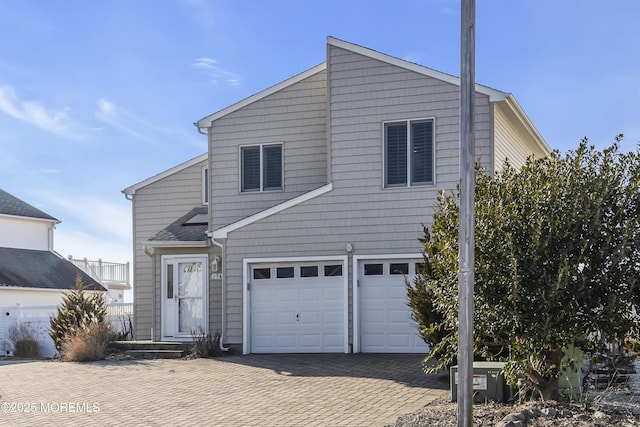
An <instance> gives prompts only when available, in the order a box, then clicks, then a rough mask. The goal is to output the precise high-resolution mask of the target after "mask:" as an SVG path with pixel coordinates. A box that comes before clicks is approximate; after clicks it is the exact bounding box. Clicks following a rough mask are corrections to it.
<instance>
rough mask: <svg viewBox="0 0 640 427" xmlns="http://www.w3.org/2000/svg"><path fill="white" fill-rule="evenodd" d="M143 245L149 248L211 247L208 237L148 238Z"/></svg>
mask: <svg viewBox="0 0 640 427" xmlns="http://www.w3.org/2000/svg"><path fill="white" fill-rule="evenodd" d="M142 245H143V246H146V247H148V248H206V247H209V241H208V239H207V240H191V241H179V240H147V241H145V242H143V243H142Z"/></svg>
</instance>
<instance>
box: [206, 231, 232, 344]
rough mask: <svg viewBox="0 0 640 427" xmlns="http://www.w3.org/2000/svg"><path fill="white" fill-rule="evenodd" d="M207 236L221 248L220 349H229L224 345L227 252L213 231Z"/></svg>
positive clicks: (208, 232)
mask: <svg viewBox="0 0 640 427" xmlns="http://www.w3.org/2000/svg"><path fill="white" fill-rule="evenodd" d="M207 236H209V237H210V238H211V243H213V244H214V245H216V246H217V247H219V248H220V254H221V255H222V261H221V262H220V274H222V281H221V283H222V285H221V289H220V292H222V298H220V303H221V305H222V309H221V313H220V314H221V317H222V328H221V329H222V330H221V331H220V350H222V351H229V350H230V349H229V347H225V346H224V337H225V325H226V324H227V298H226V295H225V294H226V290H227V285H226V282H227V274H226V270H227V267H226V259H227V258H226V254H225V253H224V245H223V244H222V243H220V242H216V240H215V239H214V238H213V233H212V232H211V231H207Z"/></svg>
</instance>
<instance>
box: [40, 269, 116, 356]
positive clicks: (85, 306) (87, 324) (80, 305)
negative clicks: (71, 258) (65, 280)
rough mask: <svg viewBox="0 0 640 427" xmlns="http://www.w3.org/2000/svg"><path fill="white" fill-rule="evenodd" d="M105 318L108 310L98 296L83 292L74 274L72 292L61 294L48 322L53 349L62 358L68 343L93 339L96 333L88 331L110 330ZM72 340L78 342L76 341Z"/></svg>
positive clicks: (79, 278) (81, 284) (83, 289)
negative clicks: (60, 300) (54, 314)
mask: <svg viewBox="0 0 640 427" xmlns="http://www.w3.org/2000/svg"><path fill="white" fill-rule="evenodd" d="M106 315H107V307H106V305H105V302H104V298H103V296H102V295H101V293H93V294H90V295H88V294H87V293H86V292H85V284H84V281H83V280H82V276H80V274H78V275H76V279H75V284H74V289H73V290H71V291H70V292H69V293H67V294H65V295H64V297H63V298H62V304H61V306H60V307H59V308H58V312H57V315H56V316H55V317H51V318H50V319H49V323H50V326H51V331H50V332H49V335H50V336H51V338H52V339H53V343H54V345H55V348H56V350H58V352H59V353H60V355H61V356H63V357H64V355H65V351H66V348H67V344H68V343H69V342H70V341H71V340H72V339H74V337H82V336H91V337H92V339H93V338H94V336H95V334H92V333H90V331H92V330H95V329H96V328H98V329H100V330H104V328H107V329H110V328H109V325H108V324H107V322H106ZM105 339H108V337H105ZM75 341H76V342H77V339H75Z"/></svg>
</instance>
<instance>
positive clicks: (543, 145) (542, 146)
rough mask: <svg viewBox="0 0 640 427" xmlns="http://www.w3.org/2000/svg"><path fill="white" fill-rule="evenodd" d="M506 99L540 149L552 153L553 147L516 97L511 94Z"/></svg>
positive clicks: (546, 153)
mask: <svg viewBox="0 0 640 427" xmlns="http://www.w3.org/2000/svg"><path fill="white" fill-rule="evenodd" d="M504 101H505V103H506V105H507V106H508V107H509V108H510V109H511V111H512V112H513V114H515V116H516V117H517V118H518V120H520V123H522V125H523V126H524V128H525V129H526V130H527V132H529V134H530V135H531V137H532V138H533V139H534V140H535V141H536V144H537V145H538V147H539V148H540V150H541V151H542V152H543V153H545V155H549V154H551V151H552V150H551V147H549V144H547V141H545V139H544V138H543V137H542V135H541V134H540V132H538V129H537V128H536V127H535V126H534V124H533V123H532V122H531V120H530V119H529V116H527V113H525V112H524V110H523V109H522V107H521V106H520V104H519V103H518V101H517V100H516V99H515V97H514V96H513V95H512V94H509V96H507V97H506V98H505V99H504Z"/></svg>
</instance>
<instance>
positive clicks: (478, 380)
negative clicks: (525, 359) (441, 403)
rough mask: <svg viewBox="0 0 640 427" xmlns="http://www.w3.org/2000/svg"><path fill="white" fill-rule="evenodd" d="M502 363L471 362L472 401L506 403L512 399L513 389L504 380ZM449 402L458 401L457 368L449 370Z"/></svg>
mask: <svg viewBox="0 0 640 427" xmlns="http://www.w3.org/2000/svg"><path fill="white" fill-rule="evenodd" d="M505 365H506V363H504V362H473V401H474V402H475V403H481V402H486V401H490V400H491V401H494V402H507V401H508V400H510V399H512V398H513V395H514V390H513V387H509V386H508V385H507V381H506V380H505V378H504V371H503V369H504V366H505ZM449 374H450V376H449V385H450V388H451V400H452V401H453V402H455V401H457V400H458V366H457V365H456V366H452V367H451V369H450V373H449Z"/></svg>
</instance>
